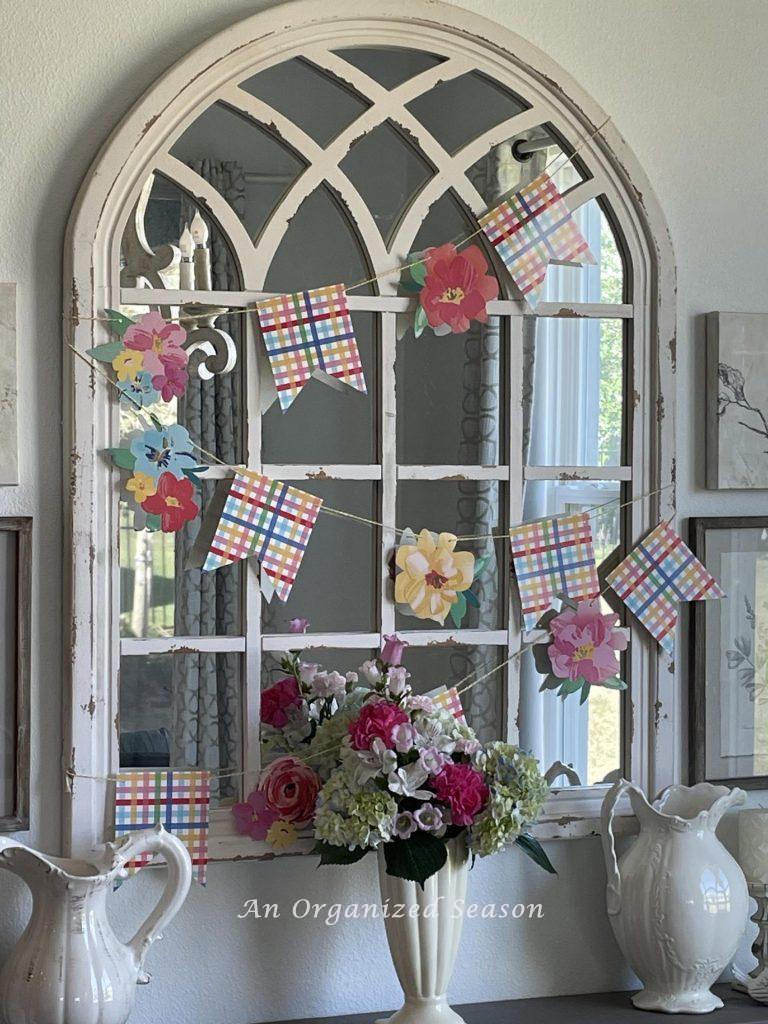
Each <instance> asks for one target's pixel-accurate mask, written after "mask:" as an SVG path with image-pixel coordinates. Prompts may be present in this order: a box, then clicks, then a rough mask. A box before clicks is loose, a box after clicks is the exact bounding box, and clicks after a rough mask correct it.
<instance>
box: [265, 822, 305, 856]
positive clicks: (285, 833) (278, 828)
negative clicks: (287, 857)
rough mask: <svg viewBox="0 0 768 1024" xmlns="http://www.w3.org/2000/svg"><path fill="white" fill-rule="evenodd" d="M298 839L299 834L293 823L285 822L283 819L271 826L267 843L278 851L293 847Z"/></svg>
mask: <svg viewBox="0 0 768 1024" xmlns="http://www.w3.org/2000/svg"><path fill="white" fill-rule="evenodd" d="M298 838H299V834H298V832H297V831H296V826H295V825H294V824H293V822H292V821H285V820H284V819H282V818H281V819H280V820H279V821H276V822H275V823H274V824H273V825H270V827H269V831H268V832H267V842H268V843H269V845H270V846H274V848H275V849H276V850H285V849H287V848H288V847H289V846H293V844H294V843H295V842H296V840H297V839H298Z"/></svg>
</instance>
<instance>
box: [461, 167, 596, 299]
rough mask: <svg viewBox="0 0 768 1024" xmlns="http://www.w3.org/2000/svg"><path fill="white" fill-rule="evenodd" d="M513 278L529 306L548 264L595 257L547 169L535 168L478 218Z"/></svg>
mask: <svg viewBox="0 0 768 1024" xmlns="http://www.w3.org/2000/svg"><path fill="white" fill-rule="evenodd" d="M479 224H480V227H481V228H482V229H483V231H484V232H485V233H486V235H487V236H488V238H489V240H490V242H491V245H492V246H493V247H494V249H495V250H496V252H497V253H498V254H499V256H500V257H501V259H502V260H503V262H504V265H505V267H506V268H507V270H508V271H509V272H510V274H511V275H512V278H513V279H514V282H515V284H516V285H517V287H518V288H519V289H520V291H521V292H522V293H523V295H525V296H526V298H527V299H528V302H529V303H530V304H531V305H532V306H534V305H535V304H536V303H537V302H538V299H539V294H540V292H541V287H542V285H543V283H544V278H545V276H546V273H547V266H548V265H549V264H550V263H551V262H552V261H553V260H558V261H562V262H569V263H594V262H595V257H594V256H593V255H592V253H591V252H590V250H589V246H588V245H587V240H586V239H585V238H584V236H583V235H582V233H581V232H580V231H579V229H578V226H577V224H576V221H575V220H574V219H573V216H572V214H571V211H570V210H569V209H568V207H567V206H566V204H565V200H564V199H563V197H562V196H561V195H560V193H559V191H558V189H557V186H556V185H555V183H554V182H553V181H552V179H551V178H550V177H549V175H548V174H540V175H539V177H538V178H536V179H535V180H534V181H532V182H531V183H530V184H529V185H526V186H525V188H522V189H521V190H520V191H519V192H515V193H514V194H513V195H512V196H511V197H510V198H509V199H505V200H504V201H503V202H502V203H500V204H499V206H497V207H495V208H494V209H493V210H491V211H490V212H489V213H486V214H485V216H484V217H481V218H480V220H479Z"/></svg>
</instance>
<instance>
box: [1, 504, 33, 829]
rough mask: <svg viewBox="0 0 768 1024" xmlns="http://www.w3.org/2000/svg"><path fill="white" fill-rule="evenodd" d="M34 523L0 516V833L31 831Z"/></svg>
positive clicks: (28, 519) (28, 520)
mask: <svg viewBox="0 0 768 1024" xmlns="http://www.w3.org/2000/svg"><path fill="white" fill-rule="evenodd" d="M31 620H32V518H31V517H28V516H12V517H0V708H2V718H0V833H4V832H23V831H25V830H26V829H28V828H29V808H30V703H31V702H30V685H31V654H32V642H31V636H32V634H31V625H32V621H31Z"/></svg>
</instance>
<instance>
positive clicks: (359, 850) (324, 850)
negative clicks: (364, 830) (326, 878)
mask: <svg viewBox="0 0 768 1024" xmlns="http://www.w3.org/2000/svg"><path fill="white" fill-rule="evenodd" d="M369 852H370V851H369V850H367V849H366V848H365V847H362V846H356V847H355V848H354V850H350V849H349V847H347V846H333V845H332V844H331V843H324V842H323V841H322V840H321V839H318V841H317V842H316V843H315V845H314V846H313V847H312V853H317V854H319V855H320V864H319V865H318V867H322V866H323V864H356V863H357V862H358V861H359V860H362V859H363V857H364V856H365V855H366V853H369Z"/></svg>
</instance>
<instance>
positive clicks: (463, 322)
mask: <svg viewBox="0 0 768 1024" xmlns="http://www.w3.org/2000/svg"><path fill="white" fill-rule="evenodd" d="M424 264H425V266H426V269H427V274H426V277H425V279H424V287H423V288H422V290H421V293H420V300H421V305H422V306H423V308H424V312H425V313H426V315H427V320H428V322H429V326H430V327H431V328H432V329H433V330H435V329H437V330H438V332H439V333H444V334H447V333H448V332H449V331H451V332H453V334H463V333H464V332H465V331H467V330H469V322H470V320H478V321H479V322H480V323H485V322H486V320H487V319H488V312H487V310H486V303H487V302H488V301H489V300H491V299H495V298H496V296H497V295H498V294H499V285H498V282H497V281H496V279H495V278H494V277H491V276H490V275H489V274H487V270H488V261H487V260H486V258H485V256H484V255H483V253H482V251H481V250H480V249H479V248H478V246H476V245H470V246H468V247H467V248H466V249H462V251H461V252H457V251H456V246H455V245H453V243H452V242H446V244H445V245H440V246H437V248H434V249H428V250H427V254H426V256H425V257H424ZM440 328H443V330H442V331H440Z"/></svg>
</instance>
